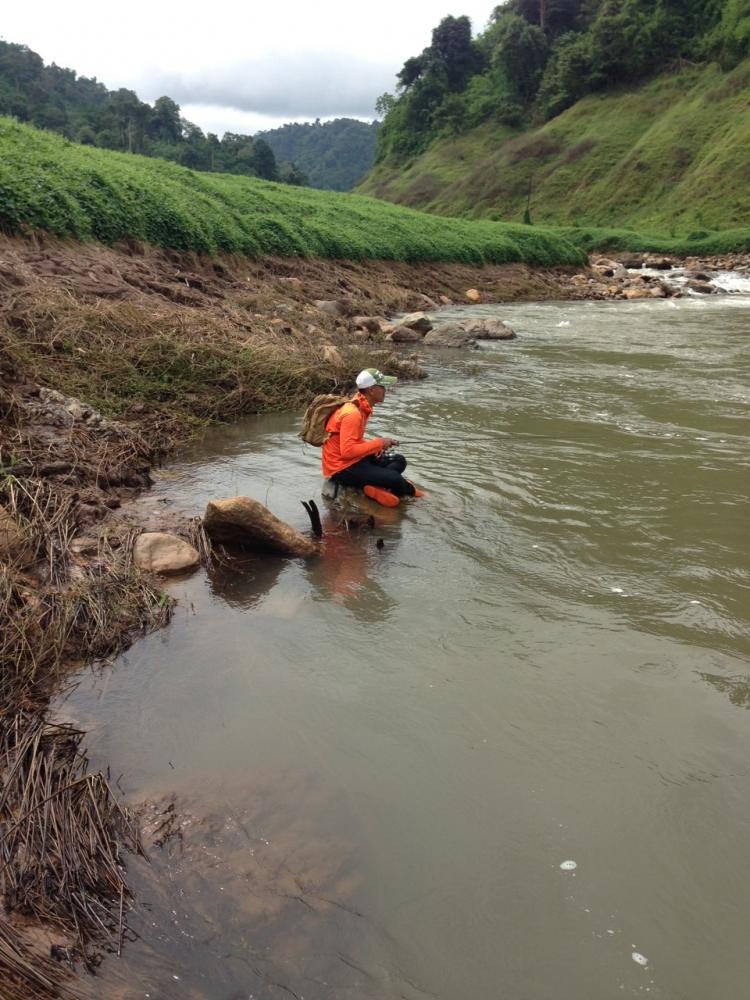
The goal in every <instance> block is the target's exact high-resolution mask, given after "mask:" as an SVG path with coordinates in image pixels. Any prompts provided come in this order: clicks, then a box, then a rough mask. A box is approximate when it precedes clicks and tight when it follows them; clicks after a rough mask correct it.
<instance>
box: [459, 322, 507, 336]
mask: <svg viewBox="0 0 750 1000" xmlns="http://www.w3.org/2000/svg"><path fill="white" fill-rule="evenodd" d="M461 325H462V326H463V328H464V329H465V330H466V332H467V333H468V334H469V336H471V337H476V339H477V340H514V339H515V336H516V331H515V330H514V329H513V327H511V326H509V325H508V324H507V323H503V321H502V320H501V319H477V320H469V321H468V322H465V323H462V324H461Z"/></svg>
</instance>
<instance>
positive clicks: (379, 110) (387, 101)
mask: <svg viewBox="0 0 750 1000" xmlns="http://www.w3.org/2000/svg"><path fill="white" fill-rule="evenodd" d="M395 103H396V98H395V97H394V96H393V94H389V93H388V92H386V93H385V94H381V95H380V97H379V98H378V99H377V100H376V101H375V114H376V115H377V116H378V118H385V117H386V115H387V114H388V112H389V111H392V110H393V106H394V104H395Z"/></svg>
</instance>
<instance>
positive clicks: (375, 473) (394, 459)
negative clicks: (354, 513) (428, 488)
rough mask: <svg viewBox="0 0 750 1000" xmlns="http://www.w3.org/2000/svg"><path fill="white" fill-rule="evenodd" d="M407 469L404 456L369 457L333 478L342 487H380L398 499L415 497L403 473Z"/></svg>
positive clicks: (412, 488)
mask: <svg viewBox="0 0 750 1000" xmlns="http://www.w3.org/2000/svg"><path fill="white" fill-rule="evenodd" d="M405 468H406V459H405V458H404V456H403V455H391V454H389V455H382V456H376V455H368V456H367V458H361V459H360V460H359V462H355V463H354V465H350V466H349V467H348V468H347V469H342V470H341V472H337V473H336V475H335V476H331V479H332V480H333V482H334V483H340V485H341V486H360V487H361V486H380V487H381V489H384V490H390V491H391V493H395V495H396V496H397V497H413V496H414V487H413V486H412V484H411V483H410V482H409V481H408V480H406V479H404V477H403V476H402V475H401V473H402V472H403V471H404V469H405Z"/></svg>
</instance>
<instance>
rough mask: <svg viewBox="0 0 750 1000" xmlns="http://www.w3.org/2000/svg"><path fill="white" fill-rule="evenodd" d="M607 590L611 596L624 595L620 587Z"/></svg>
mask: <svg viewBox="0 0 750 1000" xmlns="http://www.w3.org/2000/svg"><path fill="white" fill-rule="evenodd" d="M609 589H610V590H611V591H612V593H613V594H624V593H625V591H624V590H623V589H622V587H610V588H609Z"/></svg>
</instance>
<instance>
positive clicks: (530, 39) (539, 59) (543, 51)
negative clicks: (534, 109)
mask: <svg viewBox="0 0 750 1000" xmlns="http://www.w3.org/2000/svg"><path fill="white" fill-rule="evenodd" d="M494 39H495V50H494V53H493V62H494V63H495V65H496V66H498V67H500V68H501V69H502V70H503V72H504V73H505V76H506V78H507V80H508V81H509V83H510V84H511V86H512V88H513V90H514V91H515V94H516V95H517V96H518V98H519V99H520V100H521V101H523V102H525V103H528V102H530V101H532V100H533V99H534V97H535V96H536V92H537V89H538V87H539V81H540V79H541V76H542V71H543V69H544V66H545V63H546V61H547V56H548V45H547V38H546V36H545V34H544V32H543V31H542V29H541V28H538V27H537V26H536V25H533V24H529V23H528V22H527V21H525V20H524V18H522V17H519V15H518V14H508V15H507V16H506V17H504V18H503V19H502V20H501V21H499V22H498V23H497V25H496V26H495V28H494Z"/></svg>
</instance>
